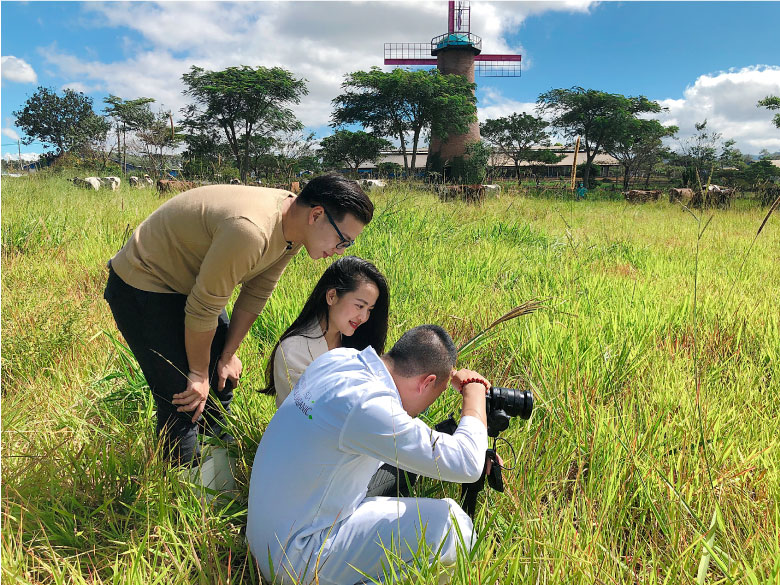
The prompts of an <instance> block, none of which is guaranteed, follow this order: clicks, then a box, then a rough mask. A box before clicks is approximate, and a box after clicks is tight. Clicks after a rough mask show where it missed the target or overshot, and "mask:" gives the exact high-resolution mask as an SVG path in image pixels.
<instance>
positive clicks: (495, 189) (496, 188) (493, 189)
mask: <svg viewBox="0 0 780 585" xmlns="http://www.w3.org/2000/svg"><path fill="white" fill-rule="evenodd" d="M482 187H484V189H485V193H492V194H494V195H501V185H482Z"/></svg>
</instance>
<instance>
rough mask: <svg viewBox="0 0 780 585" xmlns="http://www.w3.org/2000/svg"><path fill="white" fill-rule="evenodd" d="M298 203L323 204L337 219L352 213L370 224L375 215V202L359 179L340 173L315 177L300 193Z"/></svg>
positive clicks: (306, 205)
mask: <svg viewBox="0 0 780 585" xmlns="http://www.w3.org/2000/svg"><path fill="white" fill-rule="evenodd" d="M296 203H298V204H299V205H302V206H304V207H311V206H312V205H322V206H323V207H324V208H325V209H327V211H328V213H330V214H331V215H332V216H333V217H334V219H335V220H336V221H341V220H342V219H344V216H345V215H346V214H347V213H351V214H352V215H354V216H355V217H356V218H357V219H358V221H360V223H362V224H364V225H368V223H369V222H370V221H371V219H372V218H373V217H374V204H373V203H371V200H370V199H369V198H368V195H366V194H365V192H364V191H363V189H361V188H360V185H358V184H357V181H353V180H351V179H347V178H346V177H344V176H342V175H339V174H338V173H328V174H326V175H320V176H319V177H314V178H313V179H312V180H311V181H309V182H308V183H307V184H306V186H305V187H304V188H303V190H302V191H301V193H300V194H299V195H298V198H297V199H296Z"/></svg>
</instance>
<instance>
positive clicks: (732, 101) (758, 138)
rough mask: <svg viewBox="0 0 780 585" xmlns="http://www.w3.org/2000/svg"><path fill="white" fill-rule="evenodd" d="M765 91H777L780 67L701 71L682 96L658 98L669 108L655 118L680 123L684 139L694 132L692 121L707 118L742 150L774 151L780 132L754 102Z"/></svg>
mask: <svg viewBox="0 0 780 585" xmlns="http://www.w3.org/2000/svg"><path fill="white" fill-rule="evenodd" d="M767 95H780V67H777V66H766V65H756V66H753V67H745V68H742V69H737V70H729V71H721V72H718V73H712V74H707V75H702V76H700V77H699V78H698V79H696V81H694V83H693V84H692V85H689V86H688V87H686V88H685V91H684V92H683V98H682V99H664V100H658V101H659V103H660V104H661V105H662V106H664V107H667V108H669V111H668V112H665V113H663V114H660V115H659V116H658V118H659V119H660V120H661V121H662V122H663V123H664V124H675V125H677V126H679V127H680V132H679V134H678V136H679V138H680V139H683V140H684V139H685V138H687V137H689V136H691V135H693V134H694V133H695V131H696V130H695V128H694V124H696V123H697V122H702V121H704V120H705V119H706V120H707V129H708V130H711V131H714V132H719V133H721V134H722V135H723V139H724V140H726V139H734V140H735V141H736V146H737V148H739V149H740V150H741V151H742V152H745V153H752V154H755V153H758V151H759V150H761V149H762V148H766V149H768V150H770V151H775V150H778V149H780V132H779V131H778V130H777V128H776V127H775V126H774V125H773V124H772V116H773V112H771V111H770V110H767V109H766V108H759V107H757V106H756V103H757V102H758V101H759V100H760V99H762V98H764V97H766V96H767Z"/></svg>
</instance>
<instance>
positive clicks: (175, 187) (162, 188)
mask: <svg viewBox="0 0 780 585" xmlns="http://www.w3.org/2000/svg"><path fill="white" fill-rule="evenodd" d="M196 186H197V185H195V183H193V182H192V181H176V180H173V179H160V180H159V181H157V191H158V192H159V194H160V195H162V194H163V193H178V192H180V191H187V190H188V189H194V188H195V187H196Z"/></svg>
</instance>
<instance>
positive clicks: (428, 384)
mask: <svg viewBox="0 0 780 585" xmlns="http://www.w3.org/2000/svg"><path fill="white" fill-rule="evenodd" d="M433 388H436V374H428V375H427V376H425V377H424V378H422V379H421V380H420V386H419V392H420V393H421V394H422V393H423V392H428V391H429V390H431V389H433Z"/></svg>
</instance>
